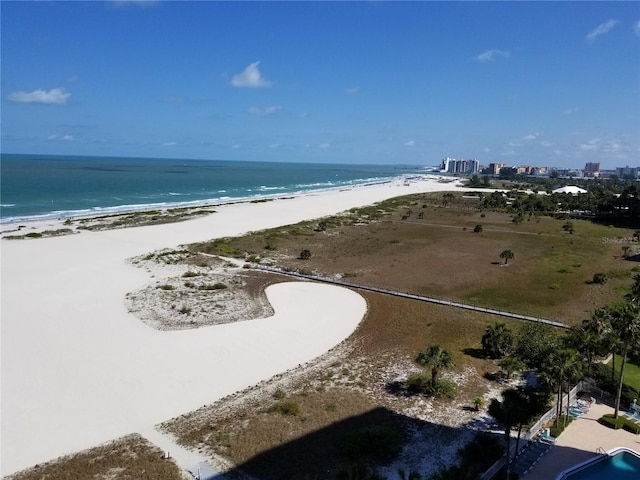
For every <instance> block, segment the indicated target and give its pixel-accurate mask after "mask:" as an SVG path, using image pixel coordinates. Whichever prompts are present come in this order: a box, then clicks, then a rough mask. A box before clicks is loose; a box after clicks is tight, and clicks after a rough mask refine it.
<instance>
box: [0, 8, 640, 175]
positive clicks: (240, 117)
mask: <svg viewBox="0 0 640 480" xmlns="http://www.w3.org/2000/svg"><path fill="white" fill-rule="evenodd" d="M0 21H1V30H0V32H1V33H0V35H1V37H0V40H1V48H2V50H1V53H2V55H1V60H0V61H1V67H2V69H1V73H0V80H1V82H0V101H1V124H0V125H1V127H0V129H1V132H0V133H1V139H0V141H1V143H0V149H1V151H2V152H3V153H38V154H60V155H100V156H131V157H167V158H193V159H221V160H250V161H260V160H265V161H285V162H326V163H367V164H410V165H413V164H415V165H434V164H437V163H439V162H440V161H441V159H442V158H443V157H452V158H459V159H462V158H476V159H478V160H479V161H480V163H481V164H483V165H488V164H489V163H490V162H504V163H506V164H508V165H539V166H558V167H566V168H582V167H584V164H585V163H586V162H600V166H601V168H603V169H604V168H615V167H618V166H625V165H631V166H640V2H638V1H627V2H615V1H605V2H584V1H583V2H418V1H414V2H398V1H389V2H385V1H357V2H340V1H333V2H312V1H304V2H291V1H279V2H242V1H240V2H214V1H192V2H187V1H174V2H169V1H152V0H147V1H115V0H114V1H108V2H101V1H90V2H81V1H73V2H60V1H44V2H27V1H15V2H14V1H7V0H3V1H2V2H0Z"/></svg>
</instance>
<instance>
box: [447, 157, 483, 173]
mask: <svg viewBox="0 0 640 480" xmlns="http://www.w3.org/2000/svg"><path fill="white" fill-rule="evenodd" d="M479 167H480V162H479V161H478V160H476V159H473V160H467V159H465V160H456V159H455V158H449V157H446V158H443V159H442V163H441V164H440V171H441V172H445V173H478V170H479Z"/></svg>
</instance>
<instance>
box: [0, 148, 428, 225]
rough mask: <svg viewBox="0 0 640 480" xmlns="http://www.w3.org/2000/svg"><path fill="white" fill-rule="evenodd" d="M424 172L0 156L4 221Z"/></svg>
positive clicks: (179, 203)
mask: <svg viewBox="0 0 640 480" xmlns="http://www.w3.org/2000/svg"><path fill="white" fill-rule="evenodd" d="M419 172H421V169H420V167H415V166H413V167H412V166H404V167H403V166H393V165H335V164H309V163H273V162H239V161H221V160H183V159H158V158H122V157H79V156H78V157H66V156H51V155H7V154H3V155H2V156H1V157H0V184H1V185H0V187H1V188H0V218H1V220H2V222H11V221H17V220H20V221H28V220H36V219H43V218H56V217H70V216H84V215H103V214H110V213H118V212H125V211H132V210H140V209H151V208H167V207H179V206H187V205H195V204H202V203H221V202H230V201H235V200H243V199H256V198H262V197H269V196H273V195H287V194H293V193H300V192H305V191H312V190H319V189H326V188H338V187H348V186H353V185H360V184H367V183H373V182H384V181H388V180H390V179H392V178H397V177H399V176H402V175H405V174H415V173H419Z"/></svg>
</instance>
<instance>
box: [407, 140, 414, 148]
mask: <svg viewBox="0 0 640 480" xmlns="http://www.w3.org/2000/svg"><path fill="white" fill-rule="evenodd" d="M415 144H416V142H415V141H414V140H408V141H406V142H404V146H405V147H413V146H415Z"/></svg>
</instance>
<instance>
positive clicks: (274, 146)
mask: <svg viewBox="0 0 640 480" xmlns="http://www.w3.org/2000/svg"><path fill="white" fill-rule="evenodd" d="M278 147H280V144H279V143H272V144H271V145H269V148H278Z"/></svg>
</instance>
